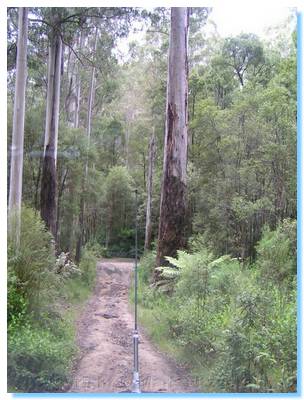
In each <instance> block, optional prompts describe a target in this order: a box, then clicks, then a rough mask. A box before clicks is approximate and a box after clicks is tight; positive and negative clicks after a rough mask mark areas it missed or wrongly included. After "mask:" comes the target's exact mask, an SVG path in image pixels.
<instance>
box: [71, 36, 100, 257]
mask: <svg viewBox="0 0 304 400" xmlns="http://www.w3.org/2000/svg"><path fill="white" fill-rule="evenodd" d="M97 37H98V29H97V28H96V31H95V38H94V49H93V50H94V54H95V53H96V49H97ZM95 70H96V68H95V66H93V67H92V72H91V81H90V90H89V97H88V112H87V138H88V147H89V145H90V139H91V124H92V108H93V99H94V86H95ZM88 166H89V158H88V154H87V157H86V164H85V174H84V179H83V183H82V194H81V198H80V214H79V237H78V240H77V245H76V255H75V260H76V262H79V261H80V258H81V248H82V246H83V242H84V233H85V232H84V212H85V199H84V193H85V189H86V182H87V177H88Z"/></svg>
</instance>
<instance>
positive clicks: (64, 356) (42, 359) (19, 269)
mask: <svg viewBox="0 0 304 400" xmlns="http://www.w3.org/2000/svg"><path fill="white" fill-rule="evenodd" d="M95 274H96V257H95V254H94V252H93V251H92V250H88V249H85V251H84V252H83V257H82V259H81V262H80V265H79V266H77V265H75V264H74V263H73V261H72V260H71V259H70V258H69V255H68V254H67V253H61V254H60V255H59V256H58V257H57V258H56V257H55V249H54V243H53V238H52V235H51V234H50V233H49V232H48V231H47V230H46V228H45V226H44V223H43V221H42V220H41V218H40V217H39V216H38V215H37V214H36V213H35V211H34V210H32V209H29V208H26V207H23V209H22V215H21V236H20V247H19V249H18V251H17V249H15V248H14V245H13V243H12V242H10V241H9V242H8V282H7V285H8V291H7V300H8V302H7V310H8V312H7V317H8V387H9V388H11V391H17V392H20V391H21V392H56V391H60V390H62V387H63V385H64V384H66V383H68V381H69V377H70V373H71V365H72V361H73V357H74V355H75V354H76V352H77V349H76V346H75V326H74V319H75V313H73V310H71V311H69V309H70V307H69V306H70V303H71V299H73V300H74V301H76V302H77V301H78V302H79V301H83V300H84V299H85V298H86V297H87V296H88V295H89V293H90V291H91V289H92V287H93V284H94V281H95Z"/></svg>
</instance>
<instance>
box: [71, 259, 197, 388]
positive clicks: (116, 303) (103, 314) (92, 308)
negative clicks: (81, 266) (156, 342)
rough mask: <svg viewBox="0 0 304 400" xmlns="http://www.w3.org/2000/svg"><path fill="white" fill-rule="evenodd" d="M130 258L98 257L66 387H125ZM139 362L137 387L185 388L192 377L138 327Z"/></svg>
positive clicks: (128, 352)
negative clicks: (77, 354) (77, 351)
mask: <svg viewBox="0 0 304 400" xmlns="http://www.w3.org/2000/svg"><path fill="white" fill-rule="evenodd" d="M133 267H134V262H133V261H132V260H127V259H111V260H101V261H100V262H99V263H98V264H97V283H96V287H95V291H94V294H93V296H92V297H91V298H90V300H89V301H88V303H87V305H86V307H85V309H84V311H83V313H82V315H81V317H80V320H79V322H78V334H77V336H78V337H77V340H78V345H79V347H80V351H81V357H80V359H79V360H78V363H77V365H76V367H75V374H74V378H73V383H72V385H71V388H70V390H69V391H70V392H102V393H105V392H108V393H113V392H116V393H117V392H129V391H131V382H132V367H133V364H132V362H133V350H132V333H133V331H132V330H133V324H134V317H133V314H132V312H131V310H130V307H129V304H128V289H129V286H130V279H131V274H132V270H133ZM139 335H140V344H139V366H140V379H141V390H142V392H167V393H186V392H188V393H190V392H194V391H196V390H194V386H193V382H192V381H191V379H190V378H189V377H187V375H186V374H185V371H184V370H183V369H182V368H181V367H180V366H178V365H176V364H175V363H174V362H173V361H172V360H170V359H168V358H167V357H166V356H164V355H163V354H162V353H160V352H159V351H158V350H157V349H156V348H155V347H154V346H153V345H152V343H151V342H150V340H149V338H148V337H147V336H146V335H145V334H144V333H142V331H141V330H139Z"/></svg>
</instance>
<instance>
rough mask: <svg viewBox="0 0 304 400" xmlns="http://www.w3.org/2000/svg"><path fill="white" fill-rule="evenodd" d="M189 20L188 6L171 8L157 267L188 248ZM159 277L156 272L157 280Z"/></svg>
mask: <svg viewBox="0 0 304 400" xmlns="http://www.w3.org/2000/svg"><path fill="white" fill-rule="evenodd" d="M188 21H189V14H188V9H187V8H186V7H173V8H171V33H170V46H169V65H168V82H167V103H166V130H165V143H164V165H163V181H162V190H161V202H160V220H159V231H158V248H157V259H156V265H157V266H159V265H160V264H163V263H164V262H165V259H164V257H165V256H175V255H176V251H177V250H178V249H180V248H183V247H185V244H186V238H185V230H186V225H187V224H186V209H187V207H186V203H187V202H186V188H187V187H186V167H187V143H188V137H187V125H188V60H187V42H188ZM157 277H158V274H157V273H155V279H156V280H157Z"/></svg>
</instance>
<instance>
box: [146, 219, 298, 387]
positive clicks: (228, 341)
mask: <svg viewBox="0 0 304 400" xmlns="http://www.w3.org/2000/svg"><path fill="white" fill-rule="evenodd" d="M295 226H296V223H295V222H294V221H290V220H287V221H283V223H282V224H280V225H279V226H278V228H277V229H276V230H275V231H273V232H271V231H270V230H269V229H268V228H266V229H265V230H264V233H263V236H262V238H261V240H260V242H259V244H258V245H257V254H258V256H257V260H256V262H255V264H251V265H250V264H249V263H240V262H239V261H238V260H237V259H233V258H231V257H230V256H227V255H226V256H222V257H220V258H216V257H214V256H213V254H212V252H211V251H210V249H205V248H202V247H200V244H201V243H203V242H204V241H201V240H198V241H195V242H193V243H192V245H193V247H192V248H195V251H194V252H193V253H192V254H189V253H187V252H185V251H178V255H177V258H176V259H175V258H171V257H167V259H168V261H169V262H170V264H171V265H172V267H171V266H169V267H168V266H166V267H160V268H159V271H160V272H161V276H160V281H161V285H160V286H159V287H158V288H157V287H155V285H154V286H153V285H151V277H152V273H153V269H154V266H155V254H153V253H147V254H145V256H144V257H143V258H142V260H141V262H140V266H141V267H142V269H139V280H140V284H139V288H140V290H139V292H140V296H139V302H140V307H142V309H143V310H142V313H141V315H142V314H145V313H148V315H149V318H146V317H143V319H144V320H145V321H146V322H147V323H148V329H149V330H150V332H152V338H154V339H156V340H157V341H159V342H160V343H161V342H162V341H164V340H167V341H169V342H172V343H173V344H174V345H173V348H174V349H176V348H177V350H178V354H179V357H180V358H181V360H183V361H185V362H186V363H187V364H188V365H191V366H192V368H193V370H195V374H196V376H197V377H198V378H199V379H200V381H201V385H202V390H203V391H204V392H206V391H209V392H210V391H211V392H217V391H218V392H265V393H266V392H292V391H295V390H296V369H297V366H296V359H297V352H296V343H297V340H296V333H297V329H296V328H297V320H296V279H295V271H296V247H295V246H296V242H295ZM168 288H169V290H168ZM156 325H157V326H159V327H160V330H161V331H162V337H159V336H158V335H157V334H156V333H155V328H154V327H153V326H156Z"/></svg>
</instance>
